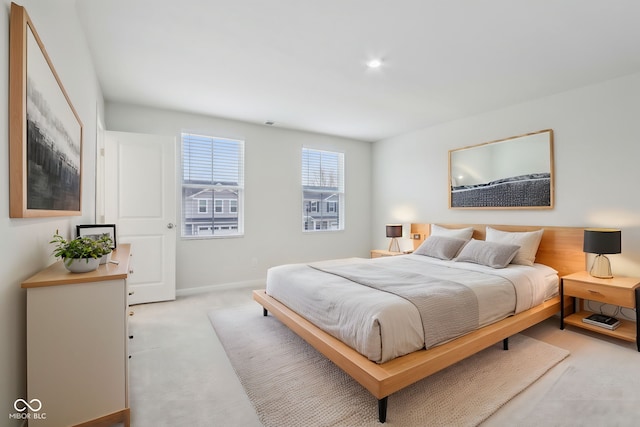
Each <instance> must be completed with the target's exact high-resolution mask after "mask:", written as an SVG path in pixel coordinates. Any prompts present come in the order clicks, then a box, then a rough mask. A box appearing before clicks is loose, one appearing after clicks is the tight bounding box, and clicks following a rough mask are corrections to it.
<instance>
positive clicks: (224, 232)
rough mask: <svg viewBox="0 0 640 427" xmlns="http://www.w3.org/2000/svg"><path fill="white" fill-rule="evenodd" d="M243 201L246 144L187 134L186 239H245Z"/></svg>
mask: <svg viewBox="0 0 640 427" xmlns="http://www.w3.org/2000/svg"><path fill="white" fill-rule="evenodd" d="M243 198H244V141H238V140H233V139H225V138H216V137H211V136H203V135H194V134H190V133H183V134H182V224H183V226H182V236H183V237H195V236H198V237H201V236H216V237H219V236H239V235H242V234H243V231H244V230H243V210H242V205H243ZM224 200H228V205H229V206H232V207H233V208H231V209H228V210H227V211H225V210H224V209H223V206H224ZM209 206H212V208H209Z"/></svg>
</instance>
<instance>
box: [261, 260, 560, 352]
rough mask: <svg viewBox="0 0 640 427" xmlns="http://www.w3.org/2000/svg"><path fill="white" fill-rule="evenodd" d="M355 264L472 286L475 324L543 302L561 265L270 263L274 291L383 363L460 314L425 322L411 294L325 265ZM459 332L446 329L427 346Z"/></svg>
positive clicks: (411, 349) (270, 289)
mask: <svg viewBox="0 0 640 427" xmlns="http://www.w3.org/2000/svg"><path fill="white" fill-rule="evenodd" d="M354 265H355V266H358V267H360V268H364V269H366V268H367V267H369V266H370V267H371V269H372V270H374V269H387V270H388V271H391V272H392V271H397V272H398V273H399V274H398V275H399V276H405V275H410V276H412V277H425V279H429V280H431V279H437V280H440V281H445V282H446V281H452V282H455V283H456V284H460V285H463V286H465V287H468V288H469V289H470V290H471V291H472V292H473V294H474V295H475V298H476V299H477V310H476V311H477V314H475V312H474V314H473V315H474V316H477V319H476V321H475V324H476V325H477V326H476V328H479V327H482V326H486V325H488V324H491V323H493V322H496V321H498V320H502V319H504V318H505V317H508V316H510V315H513V314H516V313H519V312H521V311H524V310H526V309H528V308H531V307H533V306H535V305H538V304H540V303H541V302H543V301H544V300H545V299H548V298H550V297H552V296H554V295H555V294H557V290H558V276H557V272H556V271H555V270H553V269H552V268H550V267H547V266H544V265H540V264H534V266H532V267H530V266H523V265H513V264H510V265H509V266H508V267H506V268H503V269H493V268H490V267H486V266H482V265H478V264H472V263H466V262H455V261H443V260H438V259H435V258H431V257H427V256H420V255H404V256H396V257H383V258H374V259H362V258H349V259H343V260H331V261H325V262H320V263H313V264H288V265H282V266H278V267H273V268H271V269H269V270H268V272H267V284H266V292H267V294H268V295H270V296H272V297H273V298H275V299H277V300H278V301H280V302H282V303H283V304H284V305H286V306H287V307H289V308H290V309H291V310H293V311H295V312H296V313H298V314H299V315H301V316H302V317H304V318H305V319H307V320H309V321H310V322H311V323H313V324H315V325H316V326H318V327H319V328H320V329H322V330H324V331H325V332H327V333H329V334H330V335H332V336H334V337H336V338H338V339H339V340H341V341H342V342H344V343H345V344H347V345H349V346H350V347H351V348H353V349H355V350H356V351H358V352H359V353H360V354H362V355H364V356H365V357H367V358H368V359H370V360H372V361H374V362H377V363H383V362H386V361H388V360H391V359H393V358H396V357H399V356H402V355H404V354H408V353H411V352H414V351H416V350H419V349H422V348H425V332H428V331H426V330H425V328H431V327H432V328H439V327H443V326H450V325H448V322H450V321H451V319H452V318H455V316H454V315H452V316H440V317H443V318H442V320H441V322H438V321H435V322H433V324H431V323H430V324H429V325H424V326H423V318H424V317H425V316H423V315H421V313H420V311H419V309H418V308H417V307H416V305H414V303H412V302H411V301H409V300H408V299H405V298H403V297H401V296H398V295H395V294H394V293H391V292H387V291H381V290H378V289H375V288H372V287H370V286H367V285H363V284H360V283H358V282H357V280H358V279H357V278H356V279H354V278H350V279H347V278H345V277H342V276H340V275H338V274H333V273H328V272H326V271H340V268H341V267H342V266H354ZM323 270H325V271H323ZM376 271H378V270H376ZM379 271H382V270H379ZM392 276H393V275H390V277H392ZM451 303H452V304H454V305H453V306H452V307H453V308H451V309H450V310H449V312H450V313H453V314H455V313H462V312H465V310H466V309H465V307H463V306H455V303H456V301H452V302H451ZM439 324H442V325H439ZM466 332H470V330H469V331H466ZM466 332H464V333H466ZM460 334H462V333H458V335H460ZM427 335H428V334H427ZM455 337H456V336H447V337H445V338H444V339H442V340H441V341H439V342H436V343H430V344H429V347H430V346H434V345H439V344H442V343H444V342H446V341H449V340H450V339H453V338H455Z"/></svg>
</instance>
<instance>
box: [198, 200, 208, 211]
mask: <svg viewBox="0 0 640 427" xmlns="http://www.w3.org/2000/svg"><path fill="white" fill-rule="evenodd" d="M207 205H208V203H207V200H206V199H198V213H207Z"/></svg>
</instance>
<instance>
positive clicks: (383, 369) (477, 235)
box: [253, 224, 584, 422]
mask: <svg viewBox="0 0 640 427" xmlns="http://www.w3.org/2000/svg"><path fill="white" fill-rule="evenodd" d="M444 227H445V228H447V229H463V228H471V229H472V231H473V239H476V240H480V241H482V240H484V239H485V235H486V227H485V225H444ZM491 228H492V229H493V230H499V231H501V232H530V231H535V230H539V229H541V228H544V233H543V234H542V238H541V240H540V243H539V246H538V250H537V253H536V255H535V256H536V259H535V262H536V264H544V265H546V266H548V267H551V268H552V269H554V270H556V271H557V273H558V276H560V277H561V276H563V275H565V274H569V273H572V272H575V271H581V270H583V269H584V253H583V252H582V235H583V229H582V228H569V227H532V226H523V227H520V226H496V225H492V226H491ZM490 231H491V230H490ZM430 234H431V226H430V225H429V224H412V226H411V235H412V236H413V237H414V246H415V247H416V248H417V247H419V246H420V245H421V244H422V243H423V241H425V239H426V238H427V237H429V236H430ZM432 240H433V239H432ZM411 256H413V257H418V255H411ZM409 257H410V256H407V257H395V258H397V259H398V260H400V259H401V258H405V263H408V262H409V260H410V259H409ZM383 262H385V263H390V265H395V264H394V262H395V261H394V262H392V260H384V261H383ZM336 264H337V265H338V267H336ZM356 264H357V262H356ZM312 268H313V270H316V268H318V269H319V270H320V271H318V272H314V273H312V274H327V275H329V276H330V277H331V280H330V281H336V280H337V281H338V282H340V281H341V280H349V279H348V278H346V277H343V276H340V275H338V276H337V277H336V274H335V271H334V270H332V269H334V268H338V270H340V262H333V263H328V264H327V263H320V264H319V265H313V266H312ZM325 270H327V271H325ZM285 273H286V271H285ZM340 274H342V273H340ZM280 277H286V274H285V275H281V276H280ZM292 277H294V279H292V280H293V281H294V282H295V280H300V279H299V278H295V274H292ZM299 283H300V282H299ZM338 286H339V285H338ZM271 287H272V288H274V287H273V286H271ZM268 289H269V287H268ZM317 293H318V294H322V293H323V291H319V292H317ZM253 297H254V299H255V300H256V301H257V302H258V303H260V304H261V305H262V306H263V309H264V314H265V315H267V313H269V312H270V313H272V314H273V315H274V316H275V317H277V318H278V319H279V320H280V321H282V322H283V323H284V324H285V325H287V326H288V327H289V328H290V329H291V330H293V331H294V332H295V333H297V334H298V335H299V336H301V337H302V338H303V339H305V340H306V341H307V342H308V343H309V344H311V345H312V346H313V347H315V348H316V349H317V350H318V351H320V352H321V353H322V354H324V355H325V356H326V357H327V358H329V359H330V360H332V361H333V362H334V363H335V364H336V365H337V366H339V367H340V368H341V369H343V370H344V371H345V372H346V373H347V374H349V375H350V376H351V377H353V378H354V379H355V380H356V381H358V382H359V383H360V384H361V385H362V386H363V387H365V388H366V389H367V390H368V391H369V392H370V393H371V394H372V395H373V396H374V397H376V398H377V399H378V416H379V420H380V422H385V420H386V414H387V401H388V396H389V395H391V394H393V393H394V392H396V391H398V390H401V389H402V388H404V387H406V386H408V385H410V384H412V383H414V382H416V381H418V380H420V379H422V378H425V377H427V376H429V375H431V374H433V373H435V372H437V371H439V370H441V369H444V368H446V367H447V366H450V365H452V364H454V363H456V362H458V361H460V360H462V359H464V358H466V357H468V356H470V355H472V354H475V353H477V352H478V351H480V350H483V349H484V348H486V347H488V346H490V345H493V344H495V343H498V342H500V341H504V342H505V346H506V340H507V339H508V337H509V336H511V335H513V334H515V333H518V332H520V331H522V330H524V329H526V328H528V327H530V326H532V325H534V324H536V323H538V322H540V321H542V320H544V319H546V318H548V317H550V316H552V315H554V314H555V313H557V312H558V311H560V305H561V301H560V298H559V297H558V296H553V297H551V298H549V295H545V296H544V297H543V298H542V299H541V300H540V301H538V302H536V303H535V305H534V306H532V307H531V308H524V309H521V310H520V311H519V312H517V313H516V314H506V315H505V314H504V313H502V314H495V313H494V314H493V316H494V317H495V318H494V319H492V320H490V321H487V322H484V323H486V324H484V323H483V324H482V325H480V326H481V327H480V328H477V329H472V330H471V331H470V332H464V333H463V334H461V333H460V332H456V333H454V335H453V336H449V337H446V338H445V339H444V340H443V341H444V343H436V344H435V345H431V344H429V345H427V346H426V347H427V349H425V343H424V342H423V343H422V344H420V343H418V344H415V345H417V346H418V347H419V348H417V349H416V348H413V349H411V348H410V349H403V350H401V351H400V353H401V354H402V355H400V356H397V357H396V356H395V355H393V354H391V355H390V354H385V355H379V356H377V355H375V354H374V355H373V356H372V355H371V354H367V353H366V351H365V352H362V349H361V348H358V347H357V346H356V345H354V344H353V342H348V340H344V341H346V342H348V344H347V343H345V342H343V341H342V340H341V339H339V338H337V337H336V336H339V334H336V333H335V331H330V332H331V333H328V332H325V330H323V329H322V328H321V327H319V326H317V325H316V324H314V323H313V322H312V321H310V320H313V319H314V316H313V315H309V314H307V313H305V317H309V320H308V319H307V318H305V317H303V316H301V315H299V314H298V313H297V312H296V311H294V310H293V309H291V308H290V307H288V306H287V304H297V303H289V302H288V301H287V298H283V297H282V295H279V298H280V299H283V300H285V301H286V303H285V302H283V301H280V300H279V299H277V298H274V297H273V296H271V295H269V294H268V293H267V292H266V291H265V290H256V291H254V292H253ZM350 298H351V297H349V298H347V299H350ZM563 303H564V304H565V306H568V301H564V302H563ZM296 308H297V309H298V311H300V312H301V313H303V312H304V311H301V310H300V309H299V308H298V307H296ZM496 319H498V320H497V321H496ZM323 328H325V329H326V325H323ZM420 328H421V326H420ZM425 330H426V329H425ZM456 334H458V335H461V336H457V335H456ZM334 335H335V336H334ZM392 335H393V334H392ZM414 335H415V334H414ZM425 336H426V334H425ZM343 339H344V337H343ZM420 346H421V348H420ZM373 347H375V345H374V346H373ZM354 348H358V350H360V351H361V352H362V353H365V354H362V353H361V352H359V351H356V350H355V349H354ZM405 353H406V354H405Z"/></svg>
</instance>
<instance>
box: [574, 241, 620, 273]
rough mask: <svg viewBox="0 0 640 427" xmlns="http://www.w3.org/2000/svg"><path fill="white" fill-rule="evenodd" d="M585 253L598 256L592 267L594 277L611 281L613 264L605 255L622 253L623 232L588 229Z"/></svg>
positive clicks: (583, 248) (584, 247)
mask: <svg viewBox="0 0 640 427" xmlns="http://www.w3.org/2000/svg"><path fill="white" fill-rule="evenodd" d="M582 250H583V251H584V252H587V253H590V254H596V257H595V259H594V260H593V264H592V265H591V271H589V274H591V275H592V276H593V277H599V278H601V279H610V278H612V277H613V275H612V274H611V262H610V261H609V258H607V257H606V256H605V255H604V254H619V253H620V252H621V232H620V230H614V229H611V228H587V229H585V230H584V244H583V247H582Z"/></svg>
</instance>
